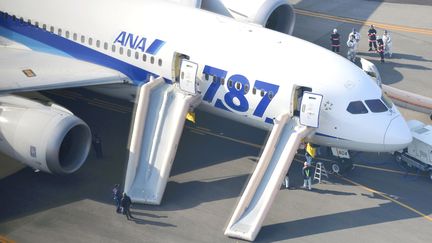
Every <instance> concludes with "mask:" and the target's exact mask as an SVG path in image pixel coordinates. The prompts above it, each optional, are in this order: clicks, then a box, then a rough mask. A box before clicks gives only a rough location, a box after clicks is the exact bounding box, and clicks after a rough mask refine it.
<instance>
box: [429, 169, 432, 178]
mask: <svg viewBox="0 0 432 243" xmlns="http://www.w3.org/2000/svg"><path fill="white" fill-rule="evenodd" d="M429 179H430V180H431V181H432V170H430V171H429Z"/></svg>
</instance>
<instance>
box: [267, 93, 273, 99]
mask: <svg viewBox="0 0 432 243" xmlns="http://www.w3.org/2000/svg"><path fill="white" fill-rule="evenodd" d="M268 97H269V99H273V97H274V95H273V92H272V91H270V92H268Z"/></svg>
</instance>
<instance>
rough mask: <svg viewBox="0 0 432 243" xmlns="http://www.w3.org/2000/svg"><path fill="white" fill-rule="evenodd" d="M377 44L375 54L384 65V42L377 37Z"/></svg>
mask: <svg viewBox="0 0 432 243" xmlns="http://www.w3.org/2000/svg"><path fill="white" fill-rule="evenodd" d="M377 42H378V50H377V52H378V54H379V55H380V57H381V63H384V41H383V40H382V39H381V38H379V37H378V40H377Z"/></svg>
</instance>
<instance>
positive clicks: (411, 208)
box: [338, 176, 432, 222]
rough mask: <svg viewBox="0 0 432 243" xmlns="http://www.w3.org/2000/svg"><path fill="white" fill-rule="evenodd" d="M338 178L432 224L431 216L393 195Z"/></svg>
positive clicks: (341, 177)
mask: <svg viewBox="0 0 432 243" xmlns="http://www.w3.org/2000/svg"><path fill="white" fill-rule="evenodd" d="M338 178H340V179H342V180H344V181H346V182H349V183H351V184H353V185H356V186H358V187H361V188H363V189H364V190H366V191H369V192H372V193H375V194H377V195H380V196H381V197H383V198H385V199H388V200H390V201H392V202H394V203H396V204H398V205H399V206H401V207H403V208H406V209H408V210H410V211H412V212H414V213H416V214H418V215H420V216H422V217H423V218H424V219H426V220H428V221H430V222H432V217H430V216H429V215H426V214H424V213H422V212H420V211H418V210H417V209H414V208H413V207H410V206H408V205H406V204H405V203H402V202H399V201H398V200H396V199H395V198H397V197H395V196H392V195H390V196H388V195H386V194H385V193H383V192H379V191H376V190H374V189H372V188H369V187H367V186H363V185H362V184H360V183H357V182H355V181H352V180H350V179H348V178H345V177H343V176H338Z"/></svg>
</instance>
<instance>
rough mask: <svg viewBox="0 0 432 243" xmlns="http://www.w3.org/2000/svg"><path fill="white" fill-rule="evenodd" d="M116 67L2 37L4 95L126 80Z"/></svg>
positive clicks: (0, 76)
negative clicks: (30, 46) (37, 48)
mask: <svg viewBox="0 0 432 243" xmlns="http://www.w3.org/2000/svg"><path fill="white" fill-rule="evenodd" d="M127 79H128V78H127V77H126V76H125V75H124V74H122V73H120V72H118V71H115V70H112V69H109V68H106V67H103V66H99V65H95V64H92V63H88V62H84V61H80V60H77V59H74V58H73V57H70V56H67V55H57V54H49V53H45V52H40V51H36V50H32V49H29V48H27V47H25V46H23V45H21V44H19V43H16V42H13V41H10V40H9V39H6V38H1V37H0V94H2V93H11V92H21V91H37V90H48V89H60V88H70V87H80V86H89V85H97V84H109V83H119V82H124V81H126V80H127Z"/></svg>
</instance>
